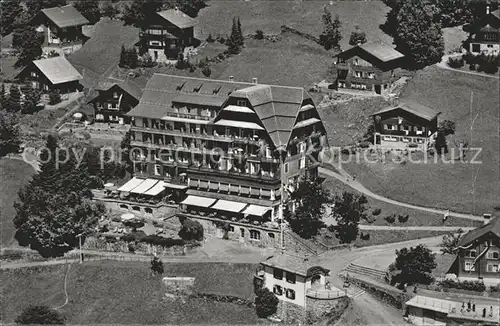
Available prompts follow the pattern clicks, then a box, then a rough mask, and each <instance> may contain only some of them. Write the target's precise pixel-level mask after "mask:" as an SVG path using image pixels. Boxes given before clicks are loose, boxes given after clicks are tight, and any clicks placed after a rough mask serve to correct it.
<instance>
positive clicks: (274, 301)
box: [255, 288, 279, 318]
mask: <svg viewBox="0 0 500 326" xmlns="http://www.w3.org/2000/svg"><path fill="white" fill-rule="evenodd" d="M278 302H279V300H278V298H277V297H276V295H274V293H272V292H271V291H269V289H268V288H262V289H260V290H258V292H257V297H256V298H255V312H256V313H257V316H259V317H260V318H266V317H269V316H271V315H273V314H275V313H276V311H277V310H278Z"/></svg>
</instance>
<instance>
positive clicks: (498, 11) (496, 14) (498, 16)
mask: <svg viewBox="0 0 500 326" xmlns="http://www.w3.org/2000/svg"><path fill="white" fill-rule="evenodd" d="M491 14H492V15H493V16H495V17H496V18H498V19H499V20H500V9H497V10H495V11H492V12H491Z"/></svg>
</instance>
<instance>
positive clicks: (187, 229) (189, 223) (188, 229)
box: [179, 218, 203, 241]
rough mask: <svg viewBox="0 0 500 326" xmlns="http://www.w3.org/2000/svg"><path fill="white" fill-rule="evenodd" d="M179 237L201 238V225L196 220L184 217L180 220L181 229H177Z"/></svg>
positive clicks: (198, 239) (184, 238) (185, 238)
mask: <svg viewBox="0 0 500 326" xmlns="http://www.w3.org/2000/svg"><path fill="white" fill-rule="evenodd" d="M179 237H181V238H182V239H183V240H186V241H190V240H197V241H202V240H203V225H201V223H200V222H198V221H193V220H190V219H188V218H186V219H185V220H184V221H183V222H182V227H181V230H180V231H179Z"/></svg>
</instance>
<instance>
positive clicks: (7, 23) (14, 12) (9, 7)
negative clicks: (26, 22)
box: [0, 0, 23, 36]
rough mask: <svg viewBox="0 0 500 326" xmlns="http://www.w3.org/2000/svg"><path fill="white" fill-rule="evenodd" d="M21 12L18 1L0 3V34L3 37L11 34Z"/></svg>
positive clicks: (21, 8) (11, 0) (10, 0)
mask: <svg viewBox="0 0 500 326" xmlns="http://www.w3.org/2000/svg"><path fill="white" fill-rule="evenodd" d="M22 12H23V7H22V6H21V2H20V0H9V1H2V2H0V34H1V35H2V36H5V35H7V34H10V33H12V31H13V30H14V26H15V23H16V21H17V18H18V17H19V15H21V14H22Z"/></svg>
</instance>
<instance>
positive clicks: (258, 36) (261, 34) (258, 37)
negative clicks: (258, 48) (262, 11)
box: [255, 29, 264, 40]
mask: <svg viewBox="0 0 500 326" xmlns="http://www.w3.org/2000/svg"><path fill="white" fill-rule="evenodd" d="M263 38H264V32H263V31H261V30H260V29H258V30H256V31H255V39H256V40H262V39H263Z"/></svg>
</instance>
